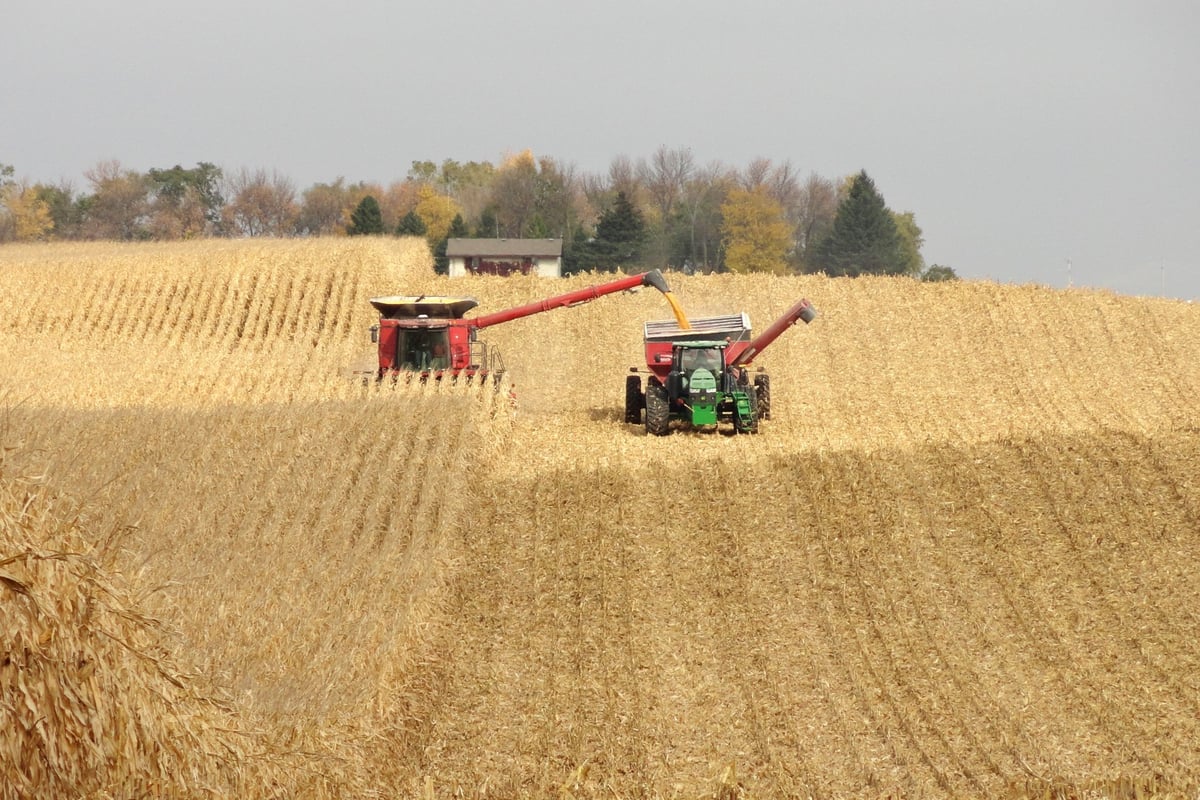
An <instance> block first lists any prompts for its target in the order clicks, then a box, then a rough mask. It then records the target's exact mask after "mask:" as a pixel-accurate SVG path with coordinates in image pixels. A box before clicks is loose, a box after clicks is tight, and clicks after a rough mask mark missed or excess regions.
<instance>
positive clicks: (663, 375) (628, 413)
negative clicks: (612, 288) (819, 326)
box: [625, 300, 817, 436]
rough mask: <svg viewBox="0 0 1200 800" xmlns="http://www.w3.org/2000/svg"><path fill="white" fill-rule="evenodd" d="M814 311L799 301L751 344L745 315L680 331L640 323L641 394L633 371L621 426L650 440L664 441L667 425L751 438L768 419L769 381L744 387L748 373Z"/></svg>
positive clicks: (757, 378) (757, 379)
mask: <svg viewBox="0 0 1200 800" xmlns="http://www.w3.org/2000/svg"><path fill="white" fill-rule="evenodd" d="M816 317H817V310H816V309H815V308H813V306H812V305H811V304H810V303H809V302H808V301H807V300H801V301H800V302H798V303H796V305H794V306H792V307H791V308H790V309H788V310H787V312H786V313H785V314H784V315H783V316H782V317H780V318H779V319H777V320H776V321H775V322H773V323H772V324H771V326H770V327H769V328H767V329H766V330H765V331H763V332H762V333H760V334H759V335H758V336H755V337H753V338H752V337H751V333H750V317H749V316H747V315H746V314H745V313H742V314H734V315H729V316H721V317H702V318H699V319H693V320H691V328H690V329H687V330H684V329H682V328H680V327H679V326H678V325H677V324H675V323H674V322H672V321H670V320H662V321H651V322H647V323H646V327H645V344H646V367H647V368H648V369H649V371H650V374H649V375H647V376H646V385H645V389H644V390H643V389H642V378H641V376H640V375H639V374H637V373H638V372H639V368H638V367H631V368H630V372H633V373H635V374H633V375H629V376H627V377H626V379H625V421H626V422H629V423H634V424H636V423H638V422H641V421H642V411H643V410H644V411H645V422H646V432H647V433H649V434H653V435H655V436H665V435H666V434H668V433H670V429H671V421H672V420H680V421H683V422H687V423H689V424H691V425H695V426H702V425H718V424H720V423H722V422H731V423H733V429H734V431H735V432H737V433H755V432H757V431H758V421H759V420H760V419H770V417H771V378H770V376H769V375H767V374H766V373H765V372H759V373H757V374H755V375H754V379H753V382H751V380H750V378H749V374H748V369H747V367H748V366H749V364H750V362H751V361H753V360H754V357H755V356H757V355H758V354H759V353H761V352H762V351H763V350H765V349H766V348H767V347H768V346H769V345H770V344H771V343H772V342H774V341H775V340H776V339H778V338H779V336H780V335H781V334H782V333H783V332H784V331H786V330H787V329H788V328H790V327H791V326H792V325H795V324H796V322H798V321H800V320H803V321H804V322H805V323H809V322H812V321H813V320H814V319H816Z"/></svg>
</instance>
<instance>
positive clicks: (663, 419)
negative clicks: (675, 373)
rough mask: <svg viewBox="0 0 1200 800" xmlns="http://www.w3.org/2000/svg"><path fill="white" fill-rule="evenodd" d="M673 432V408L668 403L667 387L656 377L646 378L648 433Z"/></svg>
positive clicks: (662, 434)
mask: <svg viewBox="0 0 1200 800" xmlns="http://www.w3.org/2000/svg"><path fill="white" fill-rule="evenodd" d="M670 432H671V408H670V406H669V405H668V403H667V387H665V386H663V385H662V384H661V383H659V382H658V381H657V380H655V379H654V378H647V379H646V433H648V434H649V435H651V436H666V435H667V434H668V433H670Z"/></svg>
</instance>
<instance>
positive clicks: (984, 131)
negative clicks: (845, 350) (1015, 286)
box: [0, 0, 1200, 299]
mask: <svg viewBox="0 0 1200 800" xmlns="http://www.w3.org/2000/svg"><path fill="white" fill-rule="evenodd" d="M1198 132H1200V3H1196V2H1195V1H1194V0H1136V1H1133V0H1131V1H1130V2H1109V1H1108V0H1094V1H1089V0H1058V1H1057V2H1054V1H1053V0H1007V1H1005V2H995V1H992V2H969V1H963V2H948V1H944V0H908V1H907V2H903V1H900V2H882V1H880V2H873V1H871V0H843V1H842V2H806V0H795V2H786V1H785V0H780V2H767V1H766V0H740V2H721V3H718V2H714V1H713V0H688V1H687V2H684V1H683V0H679V1H678V2H675V1H668V0H607V2H604V3H586V4H585V3H559V2H550V0H492V2H477V0H459V1H458V2H438V0H423V1H422V2H419V3H405V2H396V1H395V0H392V1H391V2H384V1H383V0H361V1H360V2H358V3H345V4H343V3H332V2H328V0H326V1H325V2H312V0H209V1H208V2H194V1H191V2H175V1H174V0H117V1H116V2H112V3H93V2H87V1H86V0H75V1H74V2H66V1H65V0H38V2H33V1H32V0H3V13H2V14H0V162H3V163H6V164H11V165H13V166H14V167H15V168H16V174H17V177H19V178H21V177H24V178H29V179H31V180H35V181H49V182H55V181H58V180H60V179H63V178H65V179H68V180H71V181H73V183H74V185H75V188H76V189H77V190H79V191H82V190H86V189H88V188H89V187H88V185H87V183H86V181H85V180H84V179H83V177H82V175H83V172H84V171H85V170H87V169H89V168H90V167H92V166H94V165H95V164H96V163H98V162H100V161H102V160H107V159H118V160H119V161H120V162H121V163H122V164H123V165H124V166H126V167H128V168H132V169H137V170H147V169H149V168H151V167H169V166H172V165H174V164H182V165H184V166H192V165H194V164H195V163H196V162H199V161H210V162H213V163H215V164H217V165H219V166H221V167H223V168H225V169H226V170H227V171H234V170H237V169H240V168H242V167H247V168H251V169H259V168H263V169H267V170H277V171H278V172H279V173H281V174H283V175H285V176H287V177H289V178H291V179H292V180H293V181H294V182H295V184H296V186H297V188H299V189H304V188H306V187H308V186H310V185H312V184H313V183H317V182H326V181H332V180H334V179H336V178H337V177H339V176H343V177H345V178H346V179H347V180H348V181H351V182H353V181H359V180H364V181H377V182H380V183H383V184H387V183H390V182H391V181H393V180H398V179H401V178H403V177H404V175H405V174H406V173H407V172H408V169H409V166H410V165H411V162H413V161H416V160H421V161H425V160H429V161H434V162H438V163H440V162H441V161H443V160H444V159H447V158H451V159H455V160H458V161H472V160H474V161H482V160H486V161H492V162H498V161H499V159H500V158H502V157H503V156H504V155H505V154H506V153H509V152H514V151H518V150H523V149H526V148H528V149H531V150H532V151H533V153H534V154H535V155H536V156H552V157H554V158H555V159H558V160H559V161H561V162H564V163H567V164H574V165H575V166H576V167H577V168H578V169H580V170H581V171H585V172H594V173H604V172H606V171H607V168H608V165H609V163H610V162H611V161H612V159H613V158H614V157H616V156H628V157H629V158H631V159H635V160H636V159H638V158H648V157H649V156H650V155H651V154H652V153H653V152H654V150H655V149H657V148H658V147H659V146H660V145H666V146H667V147H669V148H672V149H674V148H681V147H686V148H690V149H691V151H692V153H693V155H694V156H695V158H696V160H697V162H699V163H701V164H704V163H708V162H710V161H719V162H722V163H724V164H727V165H729V166H734V167H739V168H741V167H745V166H746V165H747V164H749V163H750V161H751V160H753V159H755V158H759V157H762V158H769V159H771V160H772V161H774V162H783V161H790V162H791V163H792V165H793V166H794V167H795V168H796V169H797V170H799V172H800V173H801V175H802V176H804V175H807V174H809V173H810V172H815V173H817V174H819V175H822V176H824V177H827V178H838V177H841V176H843V175H847V174H850V173H853V172H857V171H858V170H860V169H865V170H866V171H867V172H868V173H869V174H870V175H871V177H872V178H873V179H874V180H875V183H876V186H877V188H878V189H879V191H880V192H881V193H882V194H883V196H884V199H885V200H886V201H887V203H888V205H889V206H890V207H891V208H892V209H894V210H896V211H912V212H913V213H914V214H915V215H916V220H917V223H918V225H920V226H921V228H922V229H923V230H924V234H925V247H924V251H923V253H924V256H925V259H926V261H927V263H930V264H933V263H938V264H945V265H949V266H951V267H953V268H954V269H955V270H956V271H957V272H958V273H959V274H960V275H962V276H963V277H966V278H990V279H995V280H1001V281H1006V282H1017V283H1028V282H1036V283H1042V284H1046V285H1050V286H1059V287H1061V286H1066V285H1067V283H1068V281H1070V282H1072V283H1073V284H1074V285H1077V286H1079V285H1086V286H1099V287H1107V288H1110V289H1113V290H1115V291H1118V292H1122V293H1126V294H1141V295H1159V294H1166V295H1168V296H1172V297H1181V298H1184V299H1193V298H1200V193H1198V190H1200V153H1198V149H1197V139H1200V135H1198Z"/></svg>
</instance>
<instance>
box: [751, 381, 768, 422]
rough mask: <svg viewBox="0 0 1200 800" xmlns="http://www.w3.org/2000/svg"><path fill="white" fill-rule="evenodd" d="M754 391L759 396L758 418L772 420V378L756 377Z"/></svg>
mask: <svg viewBox="0 0 1200 800" xmlns="http://www.w3.org/2000/svg"><path fill="white" fill-rule="evenodd" d="M754 391H755V392H756V393H757V394H758V418H759V419H770V418H771V376H770V375H765V374H761V375H755V376H754Z"/></svg>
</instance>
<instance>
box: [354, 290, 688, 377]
mask: <svg viewBox="0 0 1200 800" xmlns="http://www.w3.org/2000/svg"><path fill="white" fill-rule="evenodd" d="M640 286H653V287H654V288H656V289H658V290H659V291H660V292H662V293H663V294H664V295H665V296H666V297H667V299H668V300H671V299H672V297H671V290H670V288H669V287H668V286H667V282H666V280H665V279H664V278H663V276H662V273H661V272H659V271H658V270H652V271H650V272H644V273H642V274H640V275H628V276H626V277H623V278H620V279H618V280H615V281H611V282H609V283H605V284H601V285H599V286H591V287H588V288H586V289H579V290H577V291H574V292H568V293H566V294H562V295H558V296H556V297H551V298H548V299H546V300H539V301H537V302H535V303H530V304H528V305H524V306H518V307H516V308H510V309H506V310H504V311H497V312H495V313H494V314H484V315H483V316H479V317H471V318H467V317H465V316H464V315H465V314H466V313H467V312H468V311H470V310H471V309H473V308H475V306H477V305H479V301H478V300H476V299H475V298H473V297H435V296H427V295H420V296H417V297H409V296H393V297H375V298H372V299H371V305H373V306H374V307H375V309H376V310H377V311H378V312H379V314H380V319H379V323H378V324H377V325H374V326H372V327H371V340H372V341H373V342H375V343H376V345H377V346H378V351H379V367H378V370H377V371H376V379H378V380H382V379H384V378H385V377H389V376H390V377H392V378H399V377H401V376H406V377H410V378H411V377H414V376H415V377H417V378H418V379H419V380H422V381H425V380H429V379H431V378H432V379H433V380H443V379H445V378H450V379H452V380H459V379H460V378H461V379H466V380H487V379H491V380H494V381H497V382H498V381H499V380H500V378H501V377H502V376H503V375H504V360H503V358H502V357H501V355H500V353H499V351H498V350H497V349H496V348H494V347H490V346H488V344H487V343H486V342H482V341H480V340H479V338H478V331H479V330H480V329H481V328H487V327H490V326H492V325H498V324H500V323H502V322H511V321H512V320H516V319H521V318H523V317H528V316H530V315H532V314H538V313H541V312H543V311H550V310H552V309H555V308H570V307H571V306H577V305H580V304H582V303H586V302H588V301H590V300H594V299H595V298H597V297H602V296H603V295H606V294H613V293H614V292H621V291H628V290H632V289H636V288H638V287H640Z"/></svg>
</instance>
